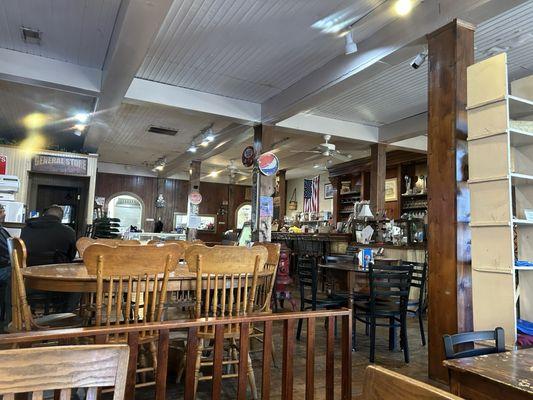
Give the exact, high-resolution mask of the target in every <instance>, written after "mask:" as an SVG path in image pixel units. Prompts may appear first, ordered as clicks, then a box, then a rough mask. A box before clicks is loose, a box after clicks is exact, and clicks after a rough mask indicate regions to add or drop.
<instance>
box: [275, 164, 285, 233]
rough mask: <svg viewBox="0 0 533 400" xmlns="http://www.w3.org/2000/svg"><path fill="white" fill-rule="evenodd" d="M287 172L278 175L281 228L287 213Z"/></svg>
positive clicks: (281, 171) (279, 172) (282, 171)
mask: <svg viewBox="0 0 533 400" xmlns="http://www.w3.org/2000/svg"><path fill="white" fill-rule="evenodd" d="M286 173H287V171H286V170H284V169H282V170H280V171H278V173H277V174H276V179H277V180H278V182H277V186H278V196H279V212H278V221H279V226H283V221H284V219H285V214H286V213H287V179H286V178H285V176H286Z"/></svg>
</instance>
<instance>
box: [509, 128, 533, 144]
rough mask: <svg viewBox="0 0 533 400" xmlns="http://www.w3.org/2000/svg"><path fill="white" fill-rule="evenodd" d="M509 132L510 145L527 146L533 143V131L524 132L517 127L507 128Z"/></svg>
mask: <svg viewBox="0 0 533 400" xmlns="http://www.w3.org/2000/svg"><path fill="white" fill-rule="evenodd" d="M509 133H510V134H511V146H514V147H520V146H529V145H533V132H526V131H522V130H519V129H509Z"/></svg>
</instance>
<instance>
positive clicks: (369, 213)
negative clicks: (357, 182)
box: [357, 204, 374, 221]
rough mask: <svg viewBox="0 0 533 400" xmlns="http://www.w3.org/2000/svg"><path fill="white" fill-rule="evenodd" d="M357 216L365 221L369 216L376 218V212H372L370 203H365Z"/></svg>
mask: <svg viewBox="0 0 533 400" xmlns="http://www.w3.org/2000/svg"><path fill="white" fill-rule="evenodd" d="M357 218H359V219H364V220H365V221H366V220H367V219H368V218H374V214H372V211H371V210H370V205H369V204H363V205H362V207H361V211H359V214H358V215H357Z"/></svg>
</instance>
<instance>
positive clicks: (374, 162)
mask: <svg viewBox="0 0 533 400" xmlns="http://www.w3.org/2000/svg"><path fill="white" fill-rule="evenodd" d="M386 149H387V145H386V144H383V143H376V144H373V145H372V146H370V159H371V168H370V206H371V207H372V210H373V211H374V215H377V212H379V211H383V210H384V209H385V176H386V174H387V154H386Z"/></svg>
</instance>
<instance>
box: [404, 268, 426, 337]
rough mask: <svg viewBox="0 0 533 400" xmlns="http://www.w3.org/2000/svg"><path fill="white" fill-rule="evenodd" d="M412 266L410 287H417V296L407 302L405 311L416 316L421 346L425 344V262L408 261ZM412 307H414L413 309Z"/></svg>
mask: <svg viewBox="0 0 533 400" xmlns="http://www.w3.org/2000/svg"><path fill="white" fill-rule="evenodd" d="M408 264H409V265H412V266H413V276H412V277H411V288H418V298H417V299H416V300H411V301H409V302H408V303H407V307H408V308H407V312H408V313H410V314H414V315H415V316H416V317H417V318H418V326H419V328H420V337H421V339H422V346H425V345H426V335H425V333H424V319H423V316H424V310H425V308H426V281H427V269H428V265H427V263H415V262H410V263H408ZM413 308H414V309H413Z"/></svg>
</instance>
